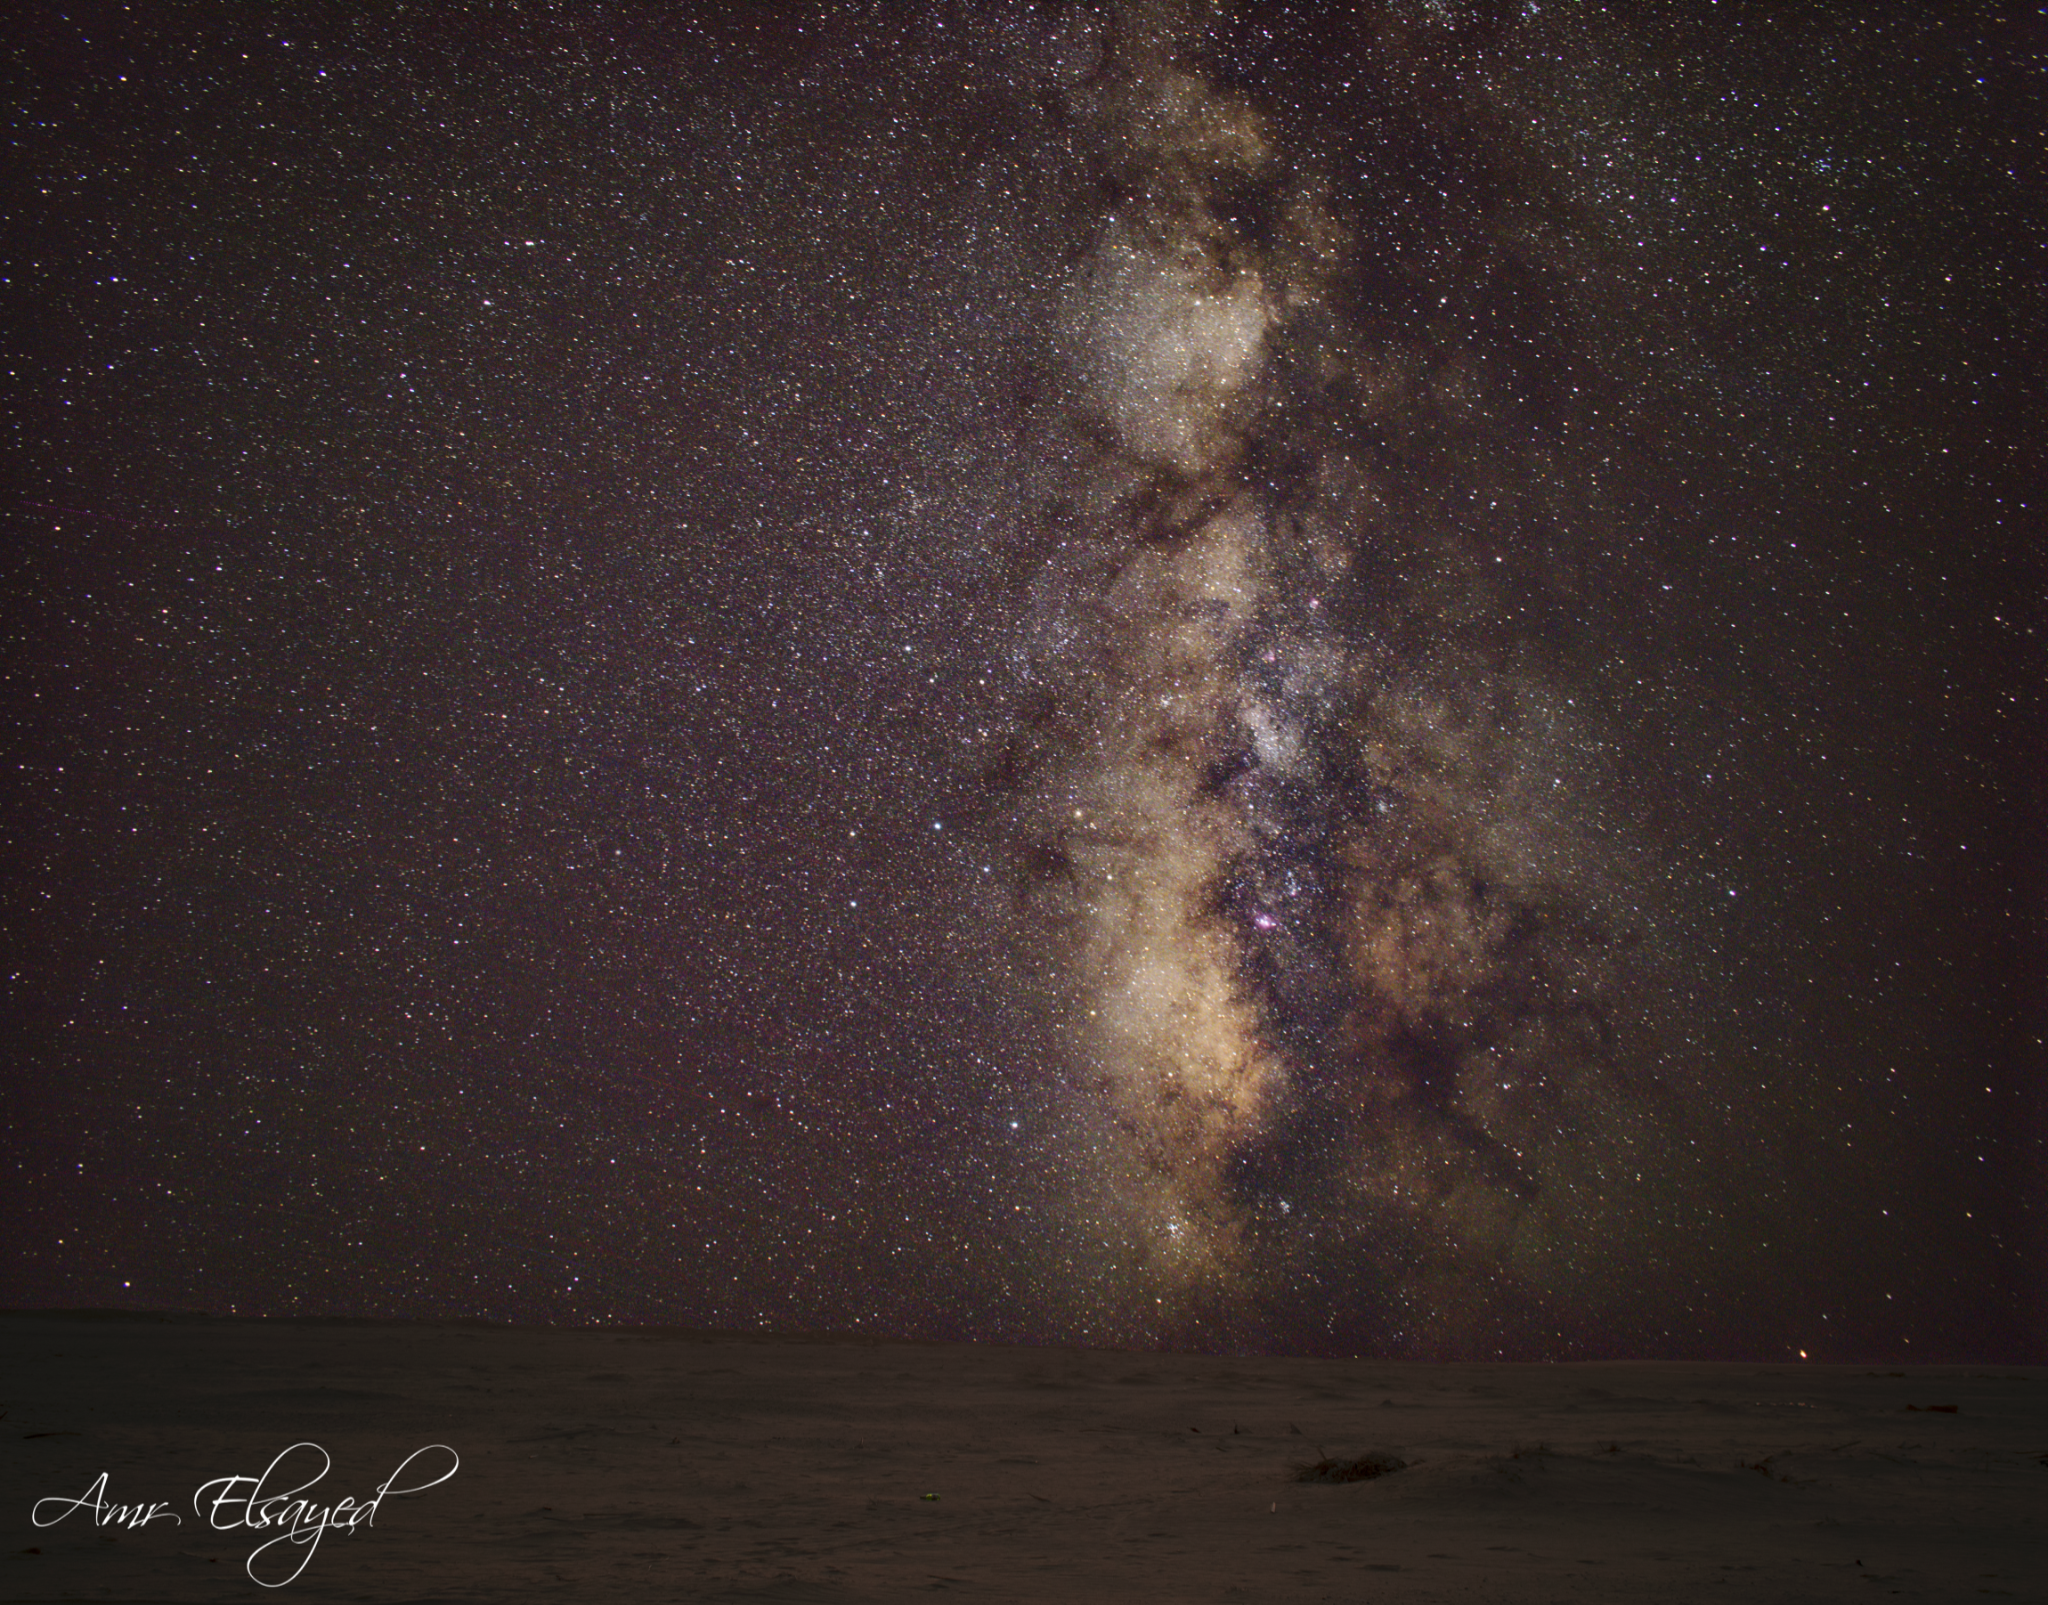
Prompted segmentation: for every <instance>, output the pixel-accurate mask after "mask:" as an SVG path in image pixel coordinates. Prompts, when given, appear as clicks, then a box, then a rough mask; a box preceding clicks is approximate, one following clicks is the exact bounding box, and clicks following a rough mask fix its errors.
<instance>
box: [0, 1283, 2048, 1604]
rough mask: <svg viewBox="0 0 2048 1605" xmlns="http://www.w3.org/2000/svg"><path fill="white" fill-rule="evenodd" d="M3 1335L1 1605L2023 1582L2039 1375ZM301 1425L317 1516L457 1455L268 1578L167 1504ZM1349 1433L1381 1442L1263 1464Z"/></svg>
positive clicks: (230, 1332) (2004, 1587) (529, 1334)
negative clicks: (1367, 1459)
mask: <svg viewBox="0 0 2048 1605" xmlns="http://www.w3.org/2000/svg"><path fill="white" fill-rule="evenodd" d="M0 1353H4V1356H5V1363H4V1367H0V1376H4V1378H5V1382H4V1388H5V1394H4V1398H0V1404H4V1407H5V1411H6V1414H5V1418H4V1422H0V1425H4V1427H5V1429H6V1431H5V1437H4V1442H5V1444H6V1455H5V1462H4V1465H0V1478H4V1483H5V1486H4V1497H0V1506H4V1509H5V1511H6V1520H7V1522H8V1524H9V1526H8V1539H7V1544H6V1557H5V1561H4V1564H0V1597H5V1598H7V1599H13V1600H22V1599H52V1600H54V1599H101V1600H106V1599H115V1600H144V1599H147V1600H212V1599H259V1598H276V1597H290V1598H298V1599H309V1600H344V1599H346V1600H376V1601H422V1600H478V1599H492V1600H494V1599H507V1600H510V1599H554V1598H561V1599H594V1600H605V1601H619V1602H624V1601H635V1600H728V1599H729V1600H742V1599H761V1600H780V1601H791V1602H795V1601H820V1602H823V1601H856V1600H875V1601H887V1600H898V1599H906V1598H913V1597H915V1598H922V1597H926V1596H930V1595H938V1596H951V1597H956V1598H961V1599H977V1600H978V1599H988V1600H1013V1599H1014V1600H1024V1599H1029V1600H1076V1601H1078V1600H1132V1599H1150V1600H1165V1601H1177V1600H1218V1601H1265V1600H1302V1601H1314V1600H1361V1601H1364V1600H1372V1601H1381V1600H1385V1601H1404V1600H1446V1601H1449V1600H1456V1601H1524V1600H1529V1601H1551V1600H1574V1601H1576V1600H1646V1601H1648V1600H1654V1601H1661V1602H1668V1601H1674V1600H1692V1599H1712V1600H1744V1601H1748V1600H1785V1601H1823V1600H1868V1599H1874V1598H1880V1597H1884V1598H1890V1597H1900V1598H1905V1599H1943V1600H1946V1599H1971V1600H1976V1599H1981V1598H1983V1597H1985V1596H1987V1595H1989V1596H1993V1597H1996V1596H2004V1597H2008V1598H2016V1599H2033V1600H2048V1369H2042V1368H2034V1369H2031V1370H2014V1369H2010V1368H1998V1367H1985V1368H1975V1369H1971V1368H1954V1367H1929V1368H1923V1369H1918V1370H1913V1371H1909V1372H1906V1373H1903V1374H1900V1373H1896V1372H1894V1373H1888V1374H1887V1373H1877V1372H1873V1371H1870V1370H1867V1369H1862V1368H1852V1367H1839V1366H1818V1365H1816V1366H1781V1367H1775V1368H1758V1367H1756V1366H1752V1365H1690V1364H1598V1365H1554V1366H1542V1365H1448V1366H1427V1365H1398V1364H1383V1363H1378V1362H1372V1361H1321V1360H1276V1359H1254V1360H1244V1359H1219V1358H1209V1357H1189V1356H1181V1355H1164V1354H1127V1353H1114V1352H1101V1351H1075V1350H1065V1349H1007V1348H976V1347H958V1346H939V1345H917V1344H908V1343H875V1344H869V1343H863V1342H859V1341H856V1340H845V1339H834V1340H808V1339H797V1338H771V1337H737V1336H730V1335H715V1334H702V1333H685V1332H662V1331H645V1330H631V1331H629V1330H618V1331H562V1332H555V1331H534V1330H521V1329H505V1328H484V1327H467V1326H454V1325H383V1324H369V1323H361V1324H341V1323H308V1324H289V1323H281V1322H279V1323H259V1322H252V1321H223V1320H209V1319H203V1318H196V1317H195V1318H190V1319H146V1318H133V1317H106V1316H57V1315H10V1316H5V1317H0ZM1949 1406H1953V1407H1954V1408H1953V1410H1950V1409H1949V1408H1947V1407H1949ZM297 1442H310V1443H314V1444H318V1445H319V1446H321V1448H322V1449H324V1451H325V1452H326V1453H327V1455H329V1456H331V1459H332V1469H331V1470H330V1471H329V1472H328V1474H327V1475H326V1476H325V1478H324V1479H323V1480H322V1481H320V1482H319V1483H318V1484H316V1485H314V1486H313V1487H311V1488H309V1489H308V1490H306V1493H305V1494H304V1497H306V1498H309V1499H312V1500H314V1501H316V1502H317V1503H318V1504H321V1505H331V1504H333V1503H334V1502H335V1501H337V1500H339V1499H341V1498H342V1497H344V1496H347V1497H349V1498H352V1499H355V1500H357V1501H359V1502H360V1501H362V1500H366V1499H369V1498H371V1497H373V1496H374V1494H375V1491H376V1486H377V1484H379V1483H380V1482H383V1481H385V1480H386V1479H389V1478H390V1477H391V1476H392V1474H393V1472H394V1471H395V1470H396V1469H397V1468H398V1466H399V1464H400V1463H401V1462H402V1461H404V1460H405V1459H406V1457H407V1456H409V1455H412V1454H413V1453H414V1451H416V1450H421V1449H423V1448H426V1446H428V1445H432V1444H445V1445H448V1446H450V1447H451V1448H452V1449H453V1450H454V1451H455V1452H456V1453H457V1454H459V1455H460V1457H461V1464H460V1469H459V1470H458V1471H456V1473H455V1474H454V1475H453V1476H452V1477H450V1478H449V1479H448V1480H447V1481H444V1482H442V1483H440V1484H439V1485H438V1486H435V1487H431V1488H428V1489H426V1490H425V1491H424V1492H421V1493H419V1494H417V1495H415V1496H412V1497H409V1498H399V1497H396V1496H394V1497H391V1498H389V1499H387V1500H386V1501H385V1502H384V1503H383V1505H382V1506H381V1508H379V1509H378V1511H377V1514H376V1516H375V1519H374V1522H373V1523H372V1524H370V1525H365V1526H363V1527H361V1528H359V1529H358V1530H357V1531H355V1532H354V1533H348V1532H328V1533H325V1534H324V1535H322V1537H321V1538H320V1540H319V1542H318V1543H317V1544H316V1545H315V1546H314V1548H313V1550H312V1552H311V1553H310V1554H304V1553H302V1551H301V1549H300V1548H298V1547H295V1546H294V1545H293V1544H292V1543H291V1541H290V1540H289V1539H286V1540H285V1541H284V1542H282V1543H279V1544H278V1545H277V1546H276V1547H275V1548H272V1549H270V1550H266V1551H265V1552H264V1553H263V1554H262V1555H260V1556H259V1557H258V1558H257V1561H256V1566H257V1570H258V1571H259V1573H261V1574H263V1575H264V1576H266V1577H267V1578H270V1579H275V1578H278V1577H282V1576H285V1575H288V1574H289V1573H290V1572H291V1570H292V1569H293V1568H295V1567H297V1566H298V1564H299V1562H300V1561H301V1560H304V1561H305V1565H304V1569H303V1570H302V1571H300V1572H299V1575H298V1576H297V1578H296V1579H295V1580H294V1581H291V1582H290V1583H288V1584H286V1585H284V1586H283V1587H281V1588H279V1589H276V1590H268V1589H264V1588H260V1587H258V1586H257V1584H256V1583H255V1582H253V1581H251V1579H250V1577H249V1576H248V1575H247V1573H246V1571H245V1566H246V1564H247V1563H248V1561H249V1557H250V1555H251V1552H252V1551H254V1550H255V1549H256V1548H257V1546H258V1545H259V1544H261V1543H262V1542H264V1540H266V1539H268V1538H272V1537H276V1536H277V1534H278V1529H275V1528H273V1529H268V1530H265V1531H262V1532H255V1531H251V1530H249V1529H247V1528H231V1529H228V1530H215V1529H214V1528H212V1527H210V1526H209V1525H208V1523H207V1521H206V1519H205V1518H203V1517H202V1516H200V1515H197V1514H195V1512H194V1508H193V1495H194V1493H195V1491H196V1490H197V1489H198V1488H199V1486H200V1485H201V1484H202V1483H204V1482H207V1481H208V1480H210V1479H213V1478H218V1477H224V1476H229V1475H233V1474H242V1475H248V1476H255V1475H257V1474H259V1473H262V1472H263V1471H264V1470H265V1468H266V1467H267V1466H268V1465H269V1464H270V1463H271V1462H272V1461H273V1459H275V1457H276V1456H277V1455H278V1454H279V1453H280V1451H283V1450H285V1449H287V1448H288V1447H289V1446H290V1445H292V1444H294V1443H297ZM1375 1454H1376V1455H1379V1456H1383V1457H1386V1458H1388V1459H1396V1460H1400V1461H1403V1462H1406V1464H1405V1466H1404V1468H1403V1469H1401V1470H1398V1471H1392V1472H1389V1473H1386V1474H1383V1475H1380V1476H1377V1477H1373V1478H1370V1479H1367V1480H1361V1481H1355V1482H1350V1483H1344V1484H1313V1483H1302V1482H1299V1481H1296V1480H1294V1472H1295V1469H1296V1468H1297V1467H1299V1466H1301V1465H1304V1464H1307V1463H1311V1462H1315V1461H1318V1460H1321V1459H1324V1458H1329V1459H1333V1460H1337V1461H1350V1460H1353V1459H1355V1458H1358V1457H1362V1456H1366V1455H1375ZM448 1463H449V1462H448V1459H447V1457H446V1456H445V1455H441V1456H439V1457H438V1459H437V1458H436V1456H435V1455H431V1454H430V1455H428V1456H424V1457H422V1458H419V1459H416V1460H414V1461H413V1462H412V1464H411V1466H410V1467H409V1468H408V1472H407V1479H406V1480H410V1479H413V1478H417V1479H419V1480H421V1481H429V1480H431V1479H432V1478H433V1477H434V1476H436V1475H438V1474H439V1473H440V1472H441V1471H442V1470H445V1469H446V1467H447V1465H448ZM294 1468H302V1469H301V1471H300V1474H299V1475H297V1476H292V1475H288V1473H289V1472H291V1471H292V1470H293V1469H294ZM317 1469H318V1459H317V1456H316V1455H315V1454H314V1453H313V1451H311V1450H301V1451H299V1458H298V1459H296V1460H291V1461H287V1462H285V1463H284V1465H283V1467H282V1468H281V1470H280V1472H279V1473H278V1474H277V1476H275V1477H274V1478H273V1479H272V1481H271V1482H270V1483H269V1484H267V1485H266V1487H265V1489H264V1492H265V1493H266V1494H268V1493H269V1492H272V1491H275V1490H278V1489H280V1488H288V1487H290V1486H292V1485H294V1484H296V1483H299V1482H303V1481H305V1480H306V1478H307V1477H308V1476H310V1475H311V1473H312V1472H314V1471H317ZM103 1472H104V1473H106V1474H107V1479H106V1482H105V1483H104V1485H100V1486H99V1487H98V1488H97V1490H96V1483H97V1479H98V1478H99V1477H100V1475H101V1473H103ZM403 1485H404V1483H403V1481H402V1482H401V1486H403ZM244 1491H245V1492H246V1488H245V1490H244ZM932 1496H936V1497H932ZM102 1499H103V1500H104V1502H103V1503H102ZM38 1500H62V1501H64V1503H63V1504H58V1505H44V1506H43V1507H42V1514H43V1515H44V1516H45V1517H46V1518H48V1517H51V1516H53V1515H54V1516H57V1517H60V1518H61V1519H58V1520H56V1521H55V1522H54V1524H52V1525H49V1526H46V1527H43V1528H40V1529H39V1528H38V1527H36V1526H35V1525H34V1523H33V1521H32V1509H33V1508H34V1507H35V1506H36V1502H37V1501H38ZM81 1501H83V1503H80V1502H81ZM115 1503H118V1504H122V1505H128V1506H135V1505H142V1506H145V1507H147V1506H150V1505H155V1504H161V1505H162V1506H163V1507H164V1511H165V1512H166V1513H165V1514H163V1515H162V1516H160V1517H159V1519H157V1520H155V1521H152V1522H149V1523H147V1524H146V1525H145V1526H143V1527H142V1528H140V1529H139V1530H136V1529H131V1528H126V1527H121V1526H117V1525H114V1524H112V1523H108V1524H105V1525H101V1524H100V1522H101V1518H102V1516H104V1515H107V1514H109V1513H110V1512H111V1508H112V1505H113V1504H115ZM234 1509H235V1507H225V1511H224V1514H223V1519H228V1518H231V1517H232V1515H233V1514H234ZM170 1514H176V1515H178V1516H181V1517H182V1518H183V1519H182V1522H181V1523H177V1524H174V1523H173V1522H172V1521H171V1520H170V1519H169V1515H170Z"/></svg>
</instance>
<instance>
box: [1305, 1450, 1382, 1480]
mask: <svg viewBox="0 0 2048 1605" xmlns="http://www.w3.org/2000/svg"><path fill="white" fill-rule="evenodd" d="M1407 1465H1408V1462H1407V1461H1405V1460H1396V1459H1395V1458H1394V1457H1393V1456H1392V1455H1360V1456H1359V1457H1358V1458H1357V1459H1356V1460H1331V1459H1327V1458H1326V1459H1322V1460H1318V1461H1317V1462H1316V1463H1315V1464H1314V1465H1312V1466H1296V1467H1295V1468H1294V1480H1295V1481H1296V1482H1370V1481H1371V1480H1372V1479H1373V1478H1374V1477H1385V1476H1388V1475H1390V1474H1392V1473H1393V1472H1396V1471H1403V1470H1405V1469H1407Z"/></svg>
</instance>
